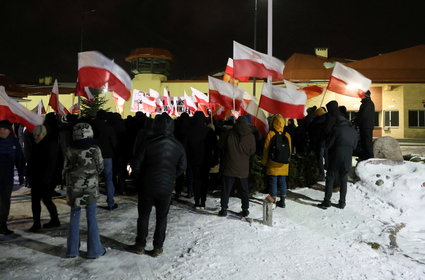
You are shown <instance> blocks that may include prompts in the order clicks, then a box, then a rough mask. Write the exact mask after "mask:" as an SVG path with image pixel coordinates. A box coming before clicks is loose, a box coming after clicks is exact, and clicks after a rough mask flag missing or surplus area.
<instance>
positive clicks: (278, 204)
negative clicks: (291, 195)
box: [276, 196, 286, 208]
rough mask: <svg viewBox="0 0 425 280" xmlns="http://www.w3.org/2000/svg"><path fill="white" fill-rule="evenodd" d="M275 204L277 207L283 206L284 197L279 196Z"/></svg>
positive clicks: (284, 205)
mask: <svg viewBox="0 0 425 280" xmlns="http://www.w3.org/2000/svg"><path fill="white" fill-rule="evenodd" d="M276 206H277V207H281V208H285V207H286V204H285V197H284V196H281V197H280V200H279V201H278V202H276Z"/></svg>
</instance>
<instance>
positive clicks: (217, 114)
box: [211, 103, 230, 121]
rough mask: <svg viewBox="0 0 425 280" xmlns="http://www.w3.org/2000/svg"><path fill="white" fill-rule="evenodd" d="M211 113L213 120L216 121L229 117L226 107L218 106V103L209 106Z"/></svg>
mask: <svg viewBox="0 0 425 280" xmlns="http://www.w3.org/2000/svg"><path fill="white" fill-rule="evenodd" d="M211 105H212V106H211V113H212V115H213V118H214V119H215V120H217V121H220V120H225V119H227V117H228V115H230V110H229V109H227V108H226V107H224V106H222V105H220V104H219V103H214V104H211Z"/></svg>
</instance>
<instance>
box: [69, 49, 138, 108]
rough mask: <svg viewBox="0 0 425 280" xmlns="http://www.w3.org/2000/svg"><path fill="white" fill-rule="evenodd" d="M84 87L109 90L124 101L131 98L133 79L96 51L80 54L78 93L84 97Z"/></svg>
mask: <svg viewBox="0 0 425 280" xmlns="http://www.w3.org/2000/svg"><path fill="white" fill-rule="evenodd" d="M84 87H91V88H95V89H107V90H110V91H113V92H115V93H116V94H118V95H119V96H121V97H122V98H123V99H125V100H128V99H129V98H130V96H131V93H130V89H131V78H130V76H129V75H128V74H127V72H125V71H124V69H122V68H121V67H120V66H118V65H117V64H116V63H115V62H114V61H112V60H110V59H109V58H107V57H105V56H104V55H103V54H101V53H99V52H96V51H89V52H80V53H78V90H77V91H78V92H79V94H81V95H83V94H84V93H85V92H84Z"/></svg>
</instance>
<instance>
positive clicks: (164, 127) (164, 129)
mask: <svg viewBox="0 0 425 280" xmlns="http://www.w3.org/2000/svg"><path fill="white" fill-rule="evenodd" d="M152 130H153V134H154V135H155V136H158V135H166V136H171V135H173V133H174V121H173V119H172V118H171V117H170V116H169V115H168V114H167V113H162V114H161V115H156V117H155V120H154V121H153V129H152Z"/></svg>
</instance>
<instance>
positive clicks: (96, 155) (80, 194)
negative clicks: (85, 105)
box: [64, 123, 103, 207]
mask: <svg viewBox="0 0 425 280" xmlns="http://www.w3.org/2000/svg"><path fill="white" fill-rule="evenodd" d="M72 140H73V143H72V144H71V146H70V147H68V148H67V150H66V152H65V163H64V172H65V184H66V193H67V202H68V205H69V206H75V207H79V206H80V205H90V204H93V203H95V202H96V200H97V197H98V196H99V174H100V173H101V172H102V170H103V158H102V152H101V151H100V148H99V147H98V146H96V145H93V144H92V143H93V142H92V141H90V140H93V130H92V128H91V126H90V125H89V124H88V123H77V124H76V125H75V126H74V128H73V131H72ZM90 142H92V143H91V144H90Z"/></svg>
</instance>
